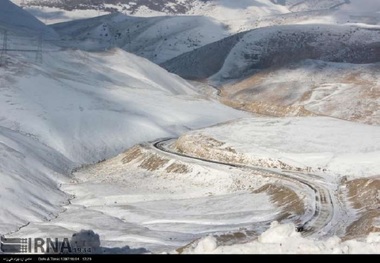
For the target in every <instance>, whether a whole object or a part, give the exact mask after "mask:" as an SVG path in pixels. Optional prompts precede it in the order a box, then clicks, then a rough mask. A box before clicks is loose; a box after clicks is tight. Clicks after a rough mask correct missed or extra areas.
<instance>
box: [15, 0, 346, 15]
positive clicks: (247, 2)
mask: <svg viewBox="0 0 380 263" xmlns="http://www.w3.org/2000/svg"><path fill="white" fill-rule="evenodd" d="M21 3H23V4H24V5H27V6H46V7H56V8H61V9H65V10H73V9H96V10H97V9H101V10H106V11H111V12H112V11H120V10H126V11H128V12H131V13H135V12H137V11H138V10H139V9H141V8H144V9H150V10H152V11H156V12H163V13H167V14H188V13H189V12H191V11H193V10H194V9H195V8H199V6H206V5H215V6H216V5H220V6H228V7H232V8H239V7H248V6H254V5H259V4H262V5H267V6H270V5H271V4H272V5H273V4H274V5H281V6H284V7H286V8H288V9H289V10H290V11H292V12H294V11H310V10H322V9H331V8H335V7H338V6H340V5H343V4H348V3H349V1H347V0H266V1H258V0H244V1H242V0H239V1H225V0H155V1H154V0H138V1H133V0H76V1H74V0H24V1H22V0H21Z"/></svg>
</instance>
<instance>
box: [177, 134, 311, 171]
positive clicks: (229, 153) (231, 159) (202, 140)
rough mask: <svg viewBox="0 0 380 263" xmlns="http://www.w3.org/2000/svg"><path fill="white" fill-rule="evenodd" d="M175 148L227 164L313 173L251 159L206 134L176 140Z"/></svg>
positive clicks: (188, 153) (269, 161)
mask: <svg viewBox="0 0 380 263" xmlns="http://www.w3.org/2000/svg"><path fill="white" fill-rule="evenodd" d="M174 148H175V150H176V151H178V152H180V153H183V154H186V155H189V156H193V157H197V158H202V159H205V160H212V161H217V162H222V163H227V164H243V165H251V166H258V167H263V168H275V169H282V170H289V171H311V170H310V169H311V168H310V167H296V166H290V165H288V164H286V163H284V162H282V161H280V160H277V159H272V158H253V157H249V156H247V155H245V154H244V153H239V152H237V151H236V150H235V149H234V148H232V147H230V146H228V145H227V144H226V143H224V142H220V141H218V140H216V139H214V138H212V137H209V136H207V135H205V134H194V133H190V134H185V135H183V136H181V137H180V138H178V139H177V140H176V142H175V144H174Z"/></svg>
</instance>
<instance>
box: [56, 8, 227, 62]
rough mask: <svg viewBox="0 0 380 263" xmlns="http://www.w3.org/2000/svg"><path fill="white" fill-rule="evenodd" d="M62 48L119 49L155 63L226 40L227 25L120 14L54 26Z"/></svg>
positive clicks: (203, 19) (198, 19)
mask: <svg viewBox="0 0 380 263" xmlns="http://www.w3.org/2000/svg"><path fill="white" fill-rule="evenodd" d="M51 28H52V29H54V30H55V31H56V32H57V33H58V34H60V36H61V40H62V41H60V42H59V45H61V46H65V47H73V48H80V49H83V50H89V51H103V50H105V49H109V48H112V47H120V48H122V49H124V50H126V51H128V52H131V53H134V54H136V55H139V56H142V57H145V58H147V59H149V60H151V61H154V62H156V63H162V62H164V61H166V60H168V59H171V58H173V57H176V56H179V55H181V54H183V53H185V52H188V51H191V50H194V49H196V48H198V47H201V46H204V45H206V44H209V43H211V42H215V41H218V40H220V39H222V38H224V37H226V36H227V35H228V34H229V32H228V30H227V29H226V27H225V26H224V25H222V24H221V23H219V22H216V21H213V20H211V19H209V18H206V17H198V16H180V17H175V16H173V17H169V16H161V17H151V18H142V17H131V16H126V15H123V14H120V13H116V14H111V15H106V16H101V17H96V18H91V19H86V20H78V21H73V22H67V23H61V24H55V25H52V26H51Z"/></svg>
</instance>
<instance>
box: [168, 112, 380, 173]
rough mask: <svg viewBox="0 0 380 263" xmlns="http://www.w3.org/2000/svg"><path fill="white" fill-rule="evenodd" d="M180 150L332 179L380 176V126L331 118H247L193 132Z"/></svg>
mask: <svg viewBox="0 0 380 263" xmlns="http://www.w3.org/2000/svg"><path fill="white" fill-rule="evenodd" d="M228 131H229V132H228ZM213 140H215V143H212V141H213ZM195 142H196V143H195ZM175 145H176V148H177V149H178V150H179V151H180V152H184V153H187V154H190V155H195V156H201V157H205V155H207V157H208V158H210V159H218V158H228V157H230V158H231V160H235V159H236V160H240V162H243V163H248V164H252V165H253V164H256V163H259V165H258V166H264V167H265V166H268V167H275V166H277V167H276V168H278V167H281V166H282V165H283V166H286V167H288V168H285V169H290V170H291V169H294V170H297V168H299V169H305V168H306V167H310V168H311V170H313V171H318V170H320V171H322V170H327V171H328V172H326V173H328V174H329V176H330V177H332V176H333V175H335V176H340V177H342V176H344V175H346V176H350V177H365V176H376V175H379V174H380V164H379V163H378V161H377V160H378V158H379V156H380V147H379V145H380V127H378V126H370V125H364V124H356V123H350V122H347V121H342V120H336V119H333V118H326V117H309V118H256V119H253V118H251V119H244V120H240V121H236V122H233V123H227V124H225V125H217V126H215V127H210V128H206V129H202V130H197V131H192V132H189V133H187V134H185V135H183V136H181V137H180V138H179V140H178V141H177V142H176V144H175ZM292 167H293V168H292ZM309 170H310V169H309ZM330 179H332V178H330Z"/></svg>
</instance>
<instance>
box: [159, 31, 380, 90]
mask: <svg viewBox="0 0 380 263" xmlns="http://www.w3.org/2000/svg"><path fill="white" fill-rule="evenodd" d="M379 43H380V29H367V28H359V27H351V26H337V25H336V26H333V25H297V26H296V25H292V26H278V27H267V28H260V29H255V30H251V31H248V32H244V33H240V34H237V35H234V36H231V37H229V38H226V39H223V40H221V41H218V42H216V43H212V44H209V45H206V46H204V47H201V48H199V49H196V50H194V51H193V52H188V53H186V54H183V55H181V56H179V57H177V58H174V59H172V60H170V61H168V62H166V63H164V64H163V65H162V66H163V67H165V68H166V69H168V70H169V71H171V72H173V73H176V74H178V75H180V76H183V77H185V78H190V79H204V78H210V79H212V80H213V81H215V82H217V83H218V82H219V83H223V82H224V81H226V80H231V79H240V78H243V77H245V76H249V75H251V74H253V73H256V72H257V71H259V70H263V69H266V68H270V67H281V66H283V65H286V64H289V63H294V62H298V61H302V60H305V59H318V60H322V61H331V62H347V63H356V64H363V63H374V62H380V45H379Z"/></svg>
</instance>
